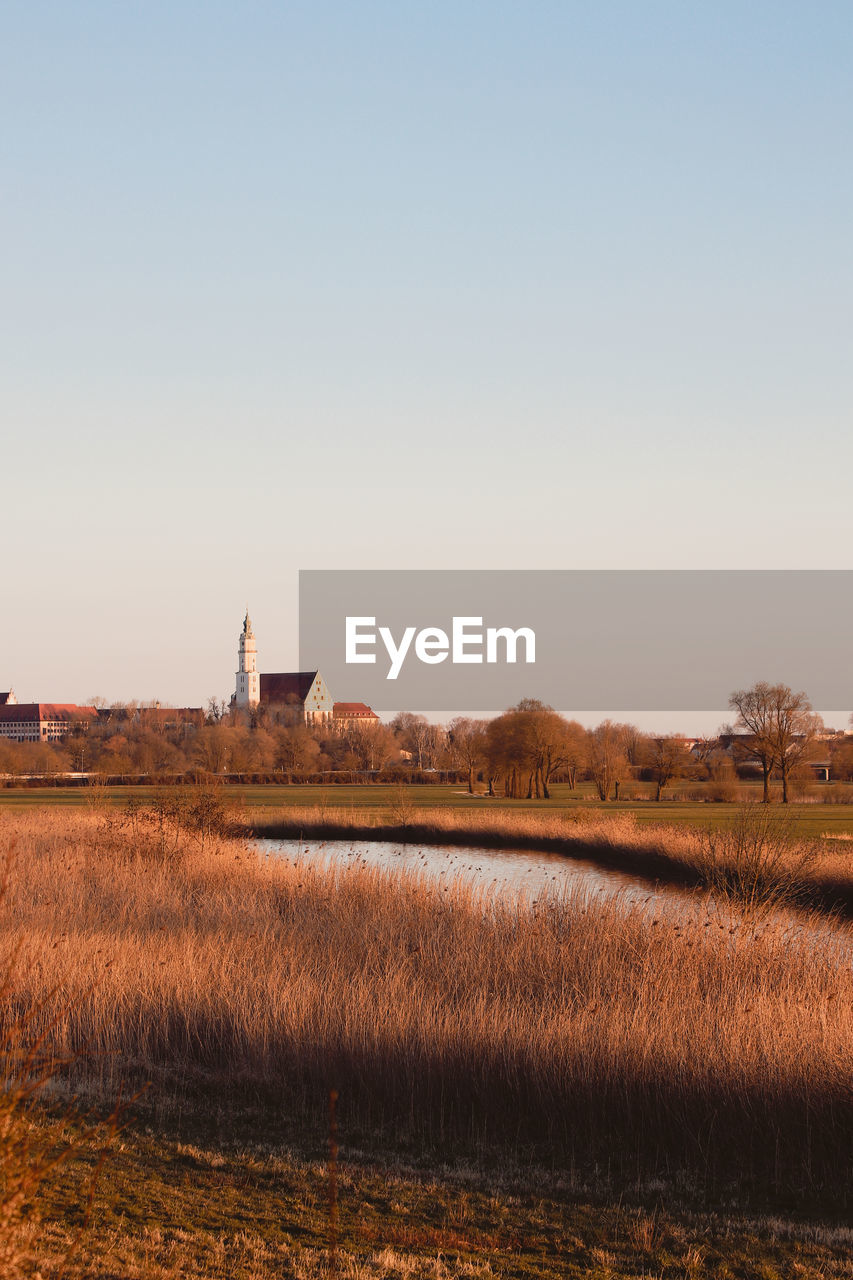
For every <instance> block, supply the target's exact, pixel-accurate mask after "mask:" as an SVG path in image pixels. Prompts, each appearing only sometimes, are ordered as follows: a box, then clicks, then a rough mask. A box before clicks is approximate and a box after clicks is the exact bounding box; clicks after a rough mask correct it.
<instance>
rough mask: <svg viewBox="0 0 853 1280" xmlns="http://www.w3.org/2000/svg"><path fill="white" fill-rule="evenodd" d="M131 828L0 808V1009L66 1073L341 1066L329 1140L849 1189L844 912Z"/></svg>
mask: <svg viewBox="0 0 853 1280" xmlns="http://www.w3.org/2000/svg"><path fill="white" fill-rule="evenodd" d="M125 822H126V819H120V818H119V817H118V816H117V815H115V814H110V813H105V814H97V813H89V814H86V813H74V814H70V813H62V814H57V813H55V812H51V813H45V812H42V813H35V814H33V813H30V814H27V815H21V816H12V815H3V817H2V825H0V834H2V835H3V836H4V837H5V840H6V842H7V843H10V842H11V841H12V840H15V841H16V855H17V856H16V867H15V874H14V876H13V879H12V883H11V886H10V889H9V892H8V894H7V896H6V898H5V900H4V902H3V903H2V929H3V933H4V936H5V937H6V938H7V939H12V938H13V939H14V940H15V944H16V945H17V946H18V948H19V963H18V969H17V979H16V984H15V988H14V990H13V991H12V992H10V993H8V996H7V999H6V1000H5V1011H6V1015H5V1016H6V1018H7V1020H8V1019H9V1018H11V1017H16V1016H17V1017H20V1016H21V1015H22V1014H24V1013H28V1012H32V1014H33V1016H32V1021H31V1030H32V1031H33V1032H34V1033H35V1034H41V1033H42V1032H44V1033H45V1035H46V1037H47V1040H48V1041H49V1042H50V1044H51V1045H52V1047H53V1049H54V1051H55V1053H56V1054H57V1055H58V1056H59V1057H61V1058H74V1059H75V1060H76V1064H77V1065H76V1068H75V1070H76V1073H77V1085H78V1087H79V1086H80V1085H81V1084H85V1085H86V1086H87V1087H88V1088H90V1089H94V1090H96V1091H97V1092H98V1093H100V1094H101V1095H102V1096H105V1097H106V1096H113V1095H114V1094H115V1091H116V1089H117V1085H118V1082H119V1080H122V1079H123V1080H125V1081H130V1082H132V1083H134V1084H135V1083H137V1082H138V1081H139V1080H140V1079H141V1078H143V1077H151V1078H152V1079H153V1080H154V1082H155V1088H154V1091H155V1094H159V1095H160V1096H161V1097H165V1096H166V1095H170V1096H172V1097H175V1098H178V1097H183V1098H184V1100H185V1102H184V1105H190V1104H189V1102H187V1100H188V1099H190V1100H191V1099H192V1097H193V1096H198V1095H197V1094H195V1095H194V1091H195V1090H197V1089H202V1090H203V1091H204V1097H205V1107H206V1109H207V1110H209V1111H211V1112H213V1111H215V1110H216V1109H217V1108H219V1109H220V1111H221V1110H222V1109H223V1108H226V1109H227V1108H228V1107H232V1108H233V1107H235V1106H237V1107H239V1106H245V1105H247V1104H248V1103H249V1102H251V1103H252V1104H253V1105H256V1106H261V1107H263V1108H266V1111H265V1114H266V1116H267V1122H268V1123H273V1122H274V1120H275V1119H276V1118H277V1119H278V1120H280V1121H287V1120H288V1119H290V1120H291V1121H294V1122H296V1121H299V1122H303V1121H304V1119H305V1118H306V1117H310V1116H311V1115H312V1114H313V1115H316V1116H317V1117H318V1119H319V1118H320V1117H321V1116H322V1114H323V1112H324V1111H325V1106H326V1099H327V1096H328V1090H329V1089H330V1088H332V1087H334V1088H336V1089H337V1090H338V1091H339V1093H340V1096H341V1112H340V1114H341V1127H342V1136H343V1137H344V1140H345V1141H347V1140H349V1141H364V1140H366V1138H365V1135H375V1134H377V1133H381V1134H382V1135H383V1140H385V1141H391V1140H393V1141H395V1142H397V1143H403V1144H404V1145H405V1144H408V1149H409V1150H420V1149H422V1148H425V1147H429V1148H433V1149H434V1148H436V1147H441V1146H442V1145H445V1146H447V1147H448V1148H450V1147H451V1145H452V1147H453V1149H454V1150H459V1149H460V1147H461V1146H464V1147H468V1148H469V1149H477V1150H479V1151H480V1153H481V1155H483V1154H486V1155H487V1154H488V1152H490V1151H494V1150H495V1149H496V1148H500V1149H502V1150H504V1151H505V1150H507V1149H510V1150H511V1151H512V1152H513V1154H514V1155H515V1156H516V1157H521V1156H523V1155H524V1153H525V1152H526V1151H531V1150H537V1151H538V1155H539V1157H540V1158H541V1157H542V1156H543V1154H544V1155H545V1158H547V1159H548V1160H549V1161H551V1162H553V1163H556V1164H558V1165H560V1166H561V1167H565V1168H574V1169H582V1170H584V1171H586V1173H587V1174H594V1175H595V1176H596V1177H598V1178H599V1179H600V1181H601V1183H602V1185H604V1184H607V1183H610V1184H617V1183H622V1182H624V1180H625V1179H626V1178H627V1179H636V1178H638V1177H663V1178H665V1179H668V1180H670V1181H672V1182H676V1183H677V1182H679V1181H681V1182H682V1183H683V1184H684V1185H685V1186H688V1185H689V1186H690V1187H691V1188H692V1190H693V1193H694V1194H697V1195H700V1196H710V1197H714V1196H716V1195H718V1194H719V1193H721V1191H723V1190H724V1189H725V1187H727V1186H729V1185H733V1184H737V1185H738V1186H739V1187H740V1190H741V1193H742V1194H747V1193H748V1192H749V1189H750V1187H752V1188H753V1189H755V1190H757V1191H760V1193H761V1194H765V1193H769V1192H773V1191H775V1192H776V1193H782V1192H785V1191H791V1192H795V1193H796V1194H798V1195H814V1196H815V1197H820V1198H821V1199H822V1200H824V1202H828V1201H829V1200H833V1201H838V1202H843V1203H846V1202H847V1200H848V1197H849V1194H850V1192H851V1191H853V1167H851V1152H853V1098H851V1066H850V1047H851V1042H852V1041H851V1032H853V974H851V971H850V964H849V958H850V957H849V944H848V939H847V936H846V933H842V932H841V931H836V932H835V933H834V934H831V935H830V934H828V932H827V930H826V929H825V928H824V929H823V930H822V931H819V930H815V931H810V930H808V929H804V928H803V924H802V920H797V919H795V918H793V917H785V916H779V915H776V916H769V915H762V914H761V913H759V912H756V911H753V912H750V913H747V914H743V913H732V914H728V913H726V914H715V913H714V912H713V911H708V910H707V909H706V908H704V907H702V905H701V904H698V903H697V905H696V907H695V910H694V913H693V915H692V917H691V918H690V919H685V918H684V917H683V916H679V917H676V916H674V915H670V914H669V913H666V912H660V913H658V914H657V915H656V916H650V915H649V913H648V909H646V910H645V911H644V910H643V909H642V908H636V907H635V908H630V907H628V906H627V905H625V904H622V903H619V902H618V901H617V902H613V901H609V902H603V901H598V900H592V899H589V898H587V897H585V896H583V895H578V894H575V895H573V896H570V897H565V898H559V897H551V898H548V899H543V900H540V901H539V902H538V903H534V904H530V905H527V904H524V903H516V902H512V901H505V900H501V899H492V898H489V897H486V896H483V895H482V894H480V893H478V892H477V891H475V890H474V889H472V888H471V887H470V886H463V885H461V884H460V885H456V886H451V887H449V888H445V889H441V888H439V887H436V886H434V885H431V884H429V883H427V882H425V881H420V880H417V879H413V878H412V877H411V876H405V875H400V876H392V875H389V874H387V873H382V872H378V871H371V870H368V869H366V868H364V867H359V866H355V867H350V866H348V867H324V866H321V865H316V864H314V865H312V864H310V863H309V862H308V861H307V860H303V861H301V862H300V863H298V864H295V863H292V862H291V863H287V862H282V861H279V860H275V859H269V858H258V857H257V856H256V855H255V854H253V853H252V852H251V851H250V850H249V849H248V848H247V847H246V846H245V845H241V844H240V843H238V842H234V841H233V840H218V839H216V838H215V837H213V836H210V835H208V836H207V837H206V838H205V839H204V840H202V839H201V838H200V837H199V835H198V833H196V834H195V835H192V834H187V833H186V832H181V831H178V830H175V831H174V833H173V835H172V836H170V837H169V838H168V839H167V838H166V837H165V834H164V833H165V830H166V828H164V825H163V821H162V820H158V821H156V822H151V823H149V824H147V825H146V824H145V823H142V822H140V820H139V815H137V816H136V817H135V818H134V823H135V830H134V831H129V830H128V829H127V827H126V825H124V824H125ZM54 990H57V991H58V993H59V1000H60V1004H61V1008H62V1009H63V1013H62V1016H61V1017H60V1018H59V1019H51V1017H49V1015H48V1014H47V1013H46V1012H44V1013H43V1009H44V1008H46V1006H45V1005H44V1002H45V1000H46V998H47V997H48V996H49V994H50V993H51V992H53V991H54ZM42 1022H43V1025H42Z"/></svg>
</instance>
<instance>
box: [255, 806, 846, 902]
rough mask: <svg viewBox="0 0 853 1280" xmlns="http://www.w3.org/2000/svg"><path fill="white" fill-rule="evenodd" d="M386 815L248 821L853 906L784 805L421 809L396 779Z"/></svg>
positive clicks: (821, 845) (324, 814) (838, 869)
mask: <svg viewBox="0 0 853 1280" xmlns="http://www.w3.org/2000/svg"><path fill="white" fill-rule="evenodd" d="M390 814H391V820H390V822H387V821H385V820H384V819H378V818H374V819H373V820H372V821H371V822H368V823H366V822H365V815H364V813H363V811H360V810H359V809H357V808H352V809H349V810H346V809H343V810H342V809H340V808H332V807H330V806H327V805H307V806H298V805H290V806H288V807H287V808H285V809H281V810H279V811H272V812H270V813H267V814H265V815H264V816H263V817H262V818H257V819H255V820H254V821H253V829H254V830H255V832H256V833H257V834H258V835H264V836H267V835H270V836H272V835H294V834H302V835H304V836H305V837H306V838H307V837H308V836H311V837H312V838H316V837H317V836H318V835H325V836H334V835H345V834H346V835H350V836H351V837H355V838H357V837H358V836H360V835H361V836H364V837H366V838H373V839H376V838H382V833H383V830H384V829H386V828H387V830H388V831H389V833H393V834H392V837H391V838H393V837H394V836H396V837H397V838H401V839H413V840H416V841H426V840H433V841H435V842H436V843H448V844H466V845H478V844H480V845H484V846H486V847H504V848H507V847H511V846H514V847H525V846H526V847H528V848H533V849H536V848H541V849H548V850H551V851H554V852H561V853H564V854H566V855H567V856H569V857H575V858H589V859H592V860H594V861H596V862H599V863H601V864H603V865H605V866H612V867H618V868H620V869H622V870H625V871H628V872H631V871H635V872H636V873H637V874H638V875H645V876H647V877H649V878H654V879H661V880H671V881H675V882H679V883H682V884H688V885H692V886H704V887H706V888H708V889H712V890H714V892H715V893H717V894H721V893H722V894H725V895H726V896H728V897H734V898H737V899H738V900H739V901H740V902H741V903H743V904H744V905H749V904H752V905H756V906H757V905H759V904H761V903H763V904H767V903H769V902H771V901H775V902H779V903H781V902H800V903H802V904H804V905H811V906H814V907H818V908H821V909H824V910H825V909H827V908H830V909H831V908H833V907H834V906H836V905H839V906H841V907H842V908H844V909H845V910H846V911H847V912H848V914H853V862H851V861H850V860H849V859H848V858H847V856H846V851H845V850H844V848H843V847H841V848H839V845H838V843H836V842H834V841H832V842H831V841H830V840H829V839H827V838H824V839H820V840H819V839H812V838H809V837H804V836H801V835H799V834H798V833H797V828H796V816H795V815H793V814H792V813H791V811H790V810H780V809H779V808H778V807H772V806H765V805H762V804H758V803H749V804H745V805H742V806H739V807H738V808H737V809H735V810H734V812H733V814H732V815H731V817H730V818H729V820H728V821H727V823H726V824H725V825H724V826H722V827H719V828H714V827H712V828H710V829H706V828H696V827H683V826H675V825H673V824H670V823H666V822H662V823H660V824H651V823H648V822H644V823H639V822H638V821H637V819H636V817H635V815H634V814H633V813H630V812H625V811H622V812H616V813H612V814H608V813H602V811H601V810H600V809H595V810H584V809H578V808H571V809H555V810H554V811H553V812H550V813H542V812H529V811H525V810H520V811H519V810H515V811H513V810H506V809H502V808H500V809H493V810H477V811H475V812H471V811H468V812H466V811H464V810H458V809H444V810H442V809H429V810H426V809H418V808H417V807H416V806H414V805H413V804H412V802H411V801H410V800H409V799H408V797H407V795H406V793H405V789H402V788H401V793H400V798H399V802H398V803H397V805H396V806H392V809H391V811H390Z"/></svg>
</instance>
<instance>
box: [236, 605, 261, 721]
mask: <svg viewBox="0 0 853 1280" xmlns="http://www.w3.org/2000/svg"><path fill="white" fill-rule="evenodd" d="M260 699H261V677H260V675H259V673H258V650H257V646H256V644H255V637H254V633H253V632H252V619H251V618H250V617H249V606H248V605H246V616H245V618H244V619H243V630H242V631H241V633H240V642H239V645H238V648H237V689H236V694H235V701H236V703H237V706H238V707H254V706H257V704H258V703H259V702H260Z"/></svg>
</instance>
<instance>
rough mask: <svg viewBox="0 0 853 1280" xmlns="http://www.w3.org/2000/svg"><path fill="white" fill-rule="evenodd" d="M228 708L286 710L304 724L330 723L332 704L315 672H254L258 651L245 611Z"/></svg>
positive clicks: (326, 690)
mask: <svg viewBox="0 0 853 1280" xmlns="http://www.w3.org/2000/svg"><path fill="white" fill-rule="evenodd" d="M231 702H232V705H233V706H236V707H245V708H246V709H247V710H250V709H251V708H253V707H257V706H266V707H269V708H270V710H271V711H274V710H278V711H284V710H285V709H287V708H290V709H291V711H292V712H295V713H297V714H298V715H300V716H301V718H302V720H303V721H304V722H305V723H306V724H331V722H332V720H333V718H334V714H335V704H334V702H333V701H332V695H331V694H330V693H329V690H328V687H327V685H326V682H325V680H324V679H323V677H322V676H321V675H320V672H319V671H279V672H274V673H268V672H262V671H258V648H257V645H256V643H255V636H254V632H253V631H252V621H251V618H250V617H249V611H248V609H247V610H246V617H245V618H244V619H243V630H242V632H241V633H240V640H239V642H238V647H237V688H236V690H235V693H234V696H233V698H232V699H231Z"/></svg>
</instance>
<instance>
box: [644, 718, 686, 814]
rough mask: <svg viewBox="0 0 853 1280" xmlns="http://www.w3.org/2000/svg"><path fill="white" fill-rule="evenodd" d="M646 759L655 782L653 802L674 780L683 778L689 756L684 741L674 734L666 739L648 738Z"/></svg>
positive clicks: (659, 797) (658, 798)
mask: <svg viewBox="0 0 853 1280" xmlns="http://www.w3.org/2000/svg"><path fill="white" fill-rule="evenodd" d="M647 758H648V762H649V768H650V769H651V772H652V777H653V779H654V782H655V800H658V801H659V800H660V799H661V796H662V793H663V789H664V787H668V786H669V784H670V782H672V781H673V779H674V778H680V777H683V775H684V773H685V771H686V770H687V768H688V766H689V764H690V755H689V753H688V751H687V747H686V746H685V743H684V739H683V738H679V737H678V736H677V735H676V734H671V735H670V736H669V737H667V738H650V739H649V741H648V745H647Z"/></svg>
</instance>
